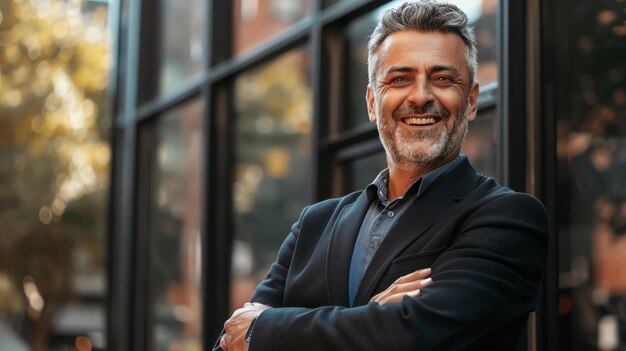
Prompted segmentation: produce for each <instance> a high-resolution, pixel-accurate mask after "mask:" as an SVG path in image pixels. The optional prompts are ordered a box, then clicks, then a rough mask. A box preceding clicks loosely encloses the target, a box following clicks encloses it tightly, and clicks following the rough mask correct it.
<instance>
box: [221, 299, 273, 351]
mask: <svg viewBox="0 0 626 351" xmlns="http://www.w3.org/2000/svg"><path fill="white" fill-rule="evenodd" d="M268 308H270V306H267V305H264V304H262V303H257V302H246V303H245V304H244V305H243V307H242V308H240V309H238V310H237V311H235V313H233V315H232V316H231V317H230V318H229V319H228V320H227V321H226V323H224V336H222V339H221V340H220V347H221V348H222V350H224V351H241V350H243V351H247V350H248V343H247V342H246V332H247V331H248V328H249V327H250V323H252V321H253V320H254V319H255V318H256V317H258V316H259V315H260V314H261V312H263V311H265V310H266V309H268Z"/></svg>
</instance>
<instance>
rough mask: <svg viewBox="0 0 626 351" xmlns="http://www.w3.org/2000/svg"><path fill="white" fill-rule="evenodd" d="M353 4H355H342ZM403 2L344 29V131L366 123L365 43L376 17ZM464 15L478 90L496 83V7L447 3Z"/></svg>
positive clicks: (486, 1) (479, 1)
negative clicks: (471, 34)
mask: <svg viewBox="0 0 626 351" xmlns="http://www.w3.org/2000/svg"><path fill="white" fill-rule="evenodd" d="M343 1H356V0H343ZM403 2H404V0H402V1H392V2H390V3H389V4H386V5H384V6H381V7H380V8H379V9H377V10H375V11H373V12H371V13H369V14H366V15H364V16H362V17H360V18H358V19H357V20H355V21H352V22H351V23H350V24H349V25H348V26H347V27H346V29H345V45H346V52H347V55H348V57H347V60H348V64H347V65H346V67H347V69H346V72H345V74H347V79H346V81H347V82H350V84H349V86H348V87H346V88H345V89H346V90H347V92H346V96H347V99H348V101H347V108H348V112H349V113H348V115H349V121H348V123H347V125H345V126H344V128H348V129H349V128H354V127H356V126H358V125H360V124H365V123H368V117H367V106H366V104H365V89H366V87H367V39H368V37H369V35H370V34H371V33H372V30H373V29H374V26H375V25H376V20H377V17H378V15H379V14H380V13H381V12H382V11H383V10H384V9H387V8H389V7H392V6H397V5H399V4H401V3H403ZM450 2H451V3H453V4H455V5H457V6H459V8H460V9H461V10H463V11H465V12H466V14H467V16H468V18H469V22H470V24H471V25H473V26H474V30H475V33H476V39H477V42H478V61H479V69H478V72H477V79H478V82H480V84H481V87H486V86H488V85H490V84H494V83H496V82H497V78H498V66H497V63H496V47H495V45H496V35H495V32H496V20H495V16H496V6H497V1H495V0H474V1H467V0H463V1H460V0H457V1H450Z"/></svg>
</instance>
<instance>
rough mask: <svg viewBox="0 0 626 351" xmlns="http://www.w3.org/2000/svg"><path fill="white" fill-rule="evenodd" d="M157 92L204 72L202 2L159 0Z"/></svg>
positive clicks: (204, 47) (204, 45)
mask: <svg viewBox="0 0 626 351" xmlns="http://www.w3.org/2000/svg"><path fill="white" fill-rule="evenodd" d="M160 6H161V7H160V13H161V19H162V25H161V28H162V34H161V46H160V60H161V68H160V82H159V87H160V90H161V91H165V90H169V89H171V88H172V87H175V86H177V85H179V84H180V83H182V82H184V81H185V80H187V79H189V78H191V77H193V76H196V75H198V74H199V73H201V72H202V71H203V69H204V58H205V56H206V44H205V43H206V34H205V33H206V26H205V22H206V16H205V14H206V6H207V1H203V0H160Z"/></svg>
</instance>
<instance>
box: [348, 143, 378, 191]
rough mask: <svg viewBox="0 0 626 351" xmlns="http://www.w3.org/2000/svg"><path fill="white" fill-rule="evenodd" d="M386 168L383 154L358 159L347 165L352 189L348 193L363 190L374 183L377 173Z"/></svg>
mask: <svg viewBox="0 0 626 351" xmlns="http://www.w3.org/2000/svg"><path fill="white" fill-rule="evenodd" d="M385 168H387V159H386V158H385V152H384V151H382V152H377V153H375V154H372V155H369V156H366V157H361V158H358V159H356V160H354V161H352V162H350V163H349V170H350V174H351V178H352V187H351V189H348V190H349V191H356V190H363V189H365V187H367V186H368V185H369V184H370V183H372V182H373V181H374V179H375V178H376V176H377V175H378V173H380V171H382V170H383V169H385Z"/></svg>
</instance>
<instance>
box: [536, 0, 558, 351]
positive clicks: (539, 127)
mask: <svg viewBox="0 0 626 351" xmlns="http://www.w3.org/2000/svg"><path fill="white" fill-rule="evenodd" d="M534 4H535V5H534V9H535V14H537V12H539V13H538V16H537V18H538V22H539V35H538V37H539V43H538V48H537V49H538V54H537V57H538V58H539V62H538V65H537V72H534V73H536V76H537V78H538V82H537V83H538V84H537V88H536V89H538V91H537V95H536V97H537V100H536V101H535V108H536V111H537V115H536V118H535V129H534V132H535V133H534V136H535V138H534V140H533V143H534V145H535V152H534V154H533V157H534V160H535V162H534V165H535V175H536V176H535V186H534V187H535V189H536V193H535V195H536V196H537V197H538V198H539V199H541V200H542V201H543V203H544V205H545V206H546V208H547V210H548V215H549V224H550V231H551V235H550V236H549V241H548V252H547V256H548V257H547V264H546V269H545V271H544V274H543V281H542V286H543V288H542V291H541V295H540V298H539V301H538V304H537V324H538V328H537V329H538V330H537V340H538V342H537V350H540V351H543V350H558V349H559V348H560V345H559V329H560V328H559V327H560V326H559V318H558V315H557V311H558V308H557V307H558V296H559V285H558V284H559V261H558V254H559V253H558V236H557V235H556V234H558V226H557V223H556V213H557V205H558V202H557V195H558V194H556V192H555V189H557V186H556V182H557V173H556V172H557V171H556V165H557V159H556V117H555V116H556V106H555V105H554V103H555V101H556V77H555V71H554V67H556V61H555V60H556V57H557V55H555V52H556V48H557V47H558V46H557V45H556V44H555V43H556V42H557V40H558V35H557V31H558V30H563V29H562V28H558V27H555V26H554V19H555V18H558V16H557V4H556V3H555V2H550V1H536V2H534Z"/></svg>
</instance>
